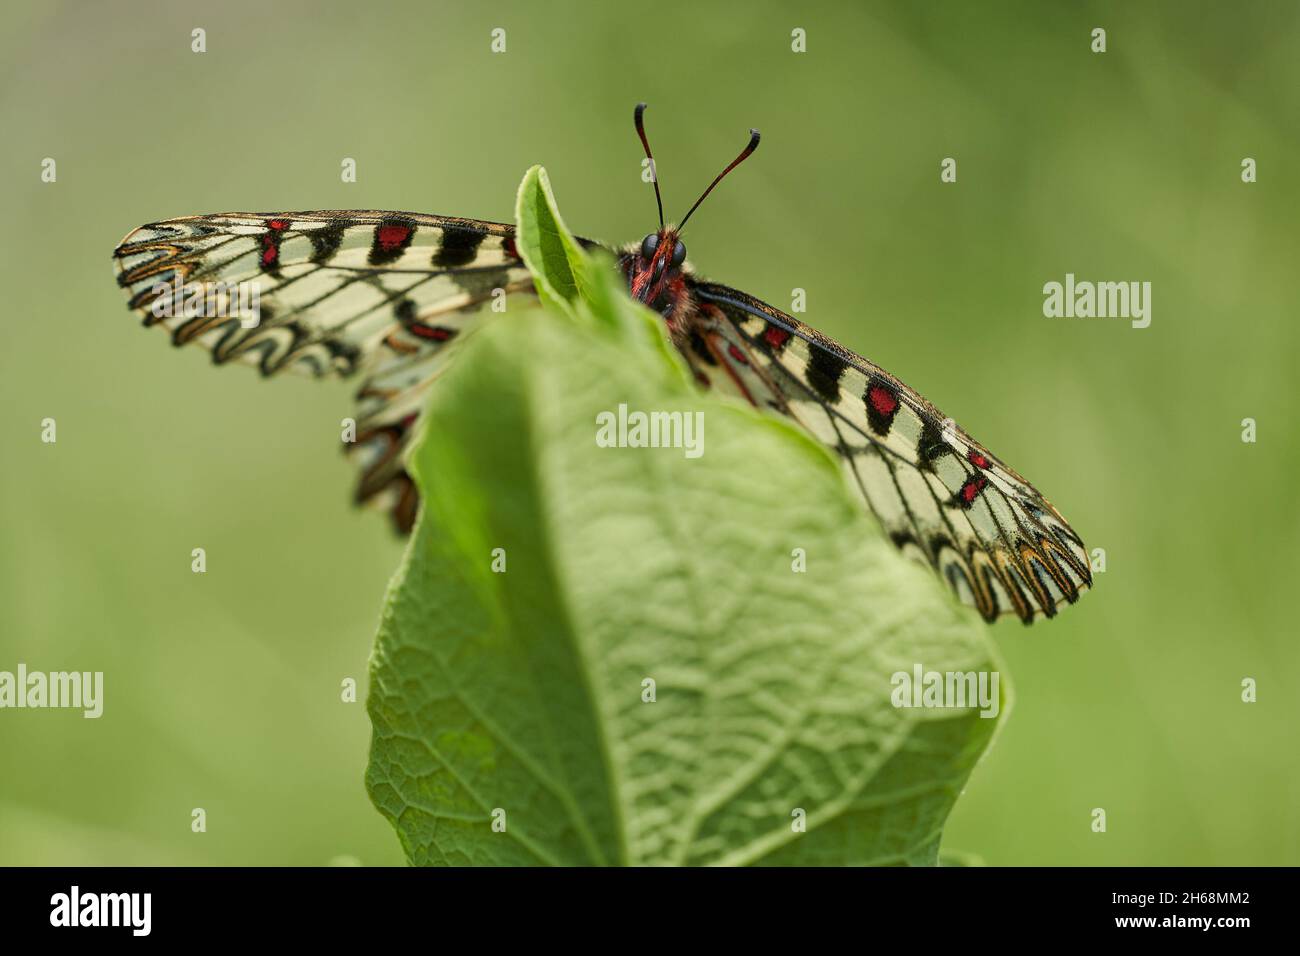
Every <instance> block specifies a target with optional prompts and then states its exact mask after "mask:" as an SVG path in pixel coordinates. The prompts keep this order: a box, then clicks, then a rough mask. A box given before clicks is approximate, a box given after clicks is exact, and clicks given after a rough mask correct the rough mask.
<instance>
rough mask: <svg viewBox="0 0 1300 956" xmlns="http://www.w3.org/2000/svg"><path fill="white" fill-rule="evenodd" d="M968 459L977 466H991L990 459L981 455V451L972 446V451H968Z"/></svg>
mask: <svg viewBox="0 0 1300 956" xmlns="http://www.w3.org/2000/svg"><path fill="white" fill-rule="evenodd" d="M966 460H967V461H969V462H970V463H971V464H972V465H974V466H975V467H976V468H987V467H988V466H989V460H988V459H987V458H986V457H984V456H983V455H981V454H980V453H979V452H977V451H976V450H975V449H974V448H972V449H971V450H970V451H968V452H967V453H966Z"/></svg>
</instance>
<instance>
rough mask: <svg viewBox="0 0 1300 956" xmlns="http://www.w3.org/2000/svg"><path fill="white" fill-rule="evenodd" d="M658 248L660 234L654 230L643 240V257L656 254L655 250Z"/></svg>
mask: <svg viewBox="0 0 1300 956" xmlns="http://www.w3.org/2000/svg"><path fill="white" fill-rule="evenodd" d="M658 248H659V234H658V233H657V232H652V233H650V235H648V236H646V237H645V238H644V239H642V240H641V258H642V259H649V258H650V257H651V256H653V255H654V254H655V250H656V249H658Z"/></svg>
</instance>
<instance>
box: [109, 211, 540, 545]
mask: <svg viewBox="0 0 1300 956" xmlns="http://www.w3.org/2000/svg"><path fill="white" fill-rule="evenodd" d="M114 261H115V265H116V267H117V272H118V283H119V284H120V285H121V286H123V287H124V288H125V289H126V291H127V294H128V296H129V297H130V305H131V307H132V308H134V309H136V310H137V311H138V312H139V313H140V314H141V316H142V317H143V318H144V323H145V325H161V326H162V327H164V328H166V329H167V330H168V331H170V332H171V335H172V341H173V343H174V344H176V345H184V344H187V343H190V342H194V343H198V344H199V345H201V346H203V347H205V348H207V349H208V350H209V351H210V352H211V353H212V359H213V361H214V362H216V363H218V364H221V363H225V362H240V363H245V364H252V365H255V366H256V367H257V368H258V369H259V370H260V371H261V372H262V374H263V375H268V376H269V375H275V374H278V373H279V372H281V371H284V370H293V371H297V372H307V373H308V374H312V375H316V376H339V377H349V376H353V375H356V374H360V375H363V376H364V377H365V380H364V382H363V384H362V386H361V389H360V391H359V392H358V394H357V398H358V402H359V409H358V414H357V416H356V417H357V435H356V440H355V442H352V443H350V444H349V445H348V451H349V453H350V454H351V455H352V456H353V457H354V458H356V459H357V460H359V462H360V464H361V468H362V475H361V479H360V482H359V484H358V487H357V499H358V500H359V501H364V502H370V503H379V504H381V505H384V506H386V507H388V508H390V510H391V511H392V514H393V518H394V521H395V522H396V524H397V525H398V527H399V528H400V529H401V530H407V529H409V527H410V525H411V523H412V522H413V521H414V516H415V507H416V504H417V501H416V496H415V489H414V486H413V485H412V484H411V482H410V478H409V477H408V476H407V474H406V471H405V464H404V455H405V451H406V447H407V445H408V443H409V441H410V438H411V437H412V435H414V434H415V431H416V427H417V425H418V423H419V419H420V416H421V415H422V414H423V409H424V406H425V404H426V402H425V395H426V392H427V389H428V387H429V384H430V383H431V382H432V380H433V379H434V378H435V377H436V375H437V374H438V371H439V369H440V368H441V367H442V365H443V364H444V363H445V361H446V358H447V355H448V353H449V351H450V349H449V346H451V345H452V344H453V343H454V342H456V341H458V340H460V339H462V338H463V337H464V335H465V334H468V333H469V332H471V331H472V330H473V327H474V326H475V325H476V324H477V321H476V319H475V314H476V313H477V312H478V311H480V310H481V309H484V308H486V307H489V303H490V302H491V301H492V299H493V296H494V295H507V296H508V295H513V294H516V293H521V294H525V295H533V294H535V293H534V288H533V282H532V279H531V277H530V275H529V273H528V270H527V269H526V268H525V267H524V265H523V263H522V261H521V260H520V258H519V255H518V253H517V252H516V250H515V245H514V227H513V226H511V225H508V224H505V223H494V222H484V221H480V220H472V219H456V218H450V217H442V216H428V215H423V214H419V213H402V212H379V211H327V212H285V213H226V214H221V215H211V216H187V217H183V218H179V219H170V220H165V221H162V222H156V223H151V224H150V225H147V226H141V227H140V228H139V229H136V230H135V231H134V232H132V233H131V234H130V235H128V236H127V237H126V238H125V239H123V240H122V242H121V244H120V245H119V246H118V248H117V250H116V251H115V252H114ZM498 290H499V291H498ZM254 316H255V319H256V321H254Z"/></svg>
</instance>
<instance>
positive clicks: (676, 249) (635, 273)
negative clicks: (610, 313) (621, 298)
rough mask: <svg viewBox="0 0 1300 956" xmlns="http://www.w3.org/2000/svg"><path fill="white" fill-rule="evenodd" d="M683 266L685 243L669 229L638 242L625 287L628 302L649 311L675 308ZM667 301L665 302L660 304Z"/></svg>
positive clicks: (681, 291) (684, 262)
mask: <svg viewBox="0 0 1300 956" xmlns="http://www.w3.org/2000/svg"><path fill="white" fill-rule="evenodd" d="M685 264H686V243H684V242H682V240H681V239H680V238H679V237H678V234H677V230H676V229H672V228H664V229H660V230H659V231H658V232H652V233H650V234H649V235H648V236H646V237H645V238H644V239H642V240H641V245H640V247H639V248H638V249H637V250H636V252H635V254H634V255H633V257H632V261H631V263H630V265H631V269H630V270H629V274H628V285H629V286H630V288H631V291H632V298H634V299H636V300H637V301H639V302H644V303H646V304H647V305H649V306H650V307H651V308H653V309H659V310H662V309H663V308H664V306H666V305H672V304H675V302H676V299H677V298H678V296H677V295H674V294H673V293H674V292H677V293H679V294H680V293H684V291H685V290H684V289H679V287H680V286H681V285H682V278H681V273H682V267H683V266H684V265H685ZM665 298H667V300H668V301H667V302H665V301H663V300H665Z"/></svg>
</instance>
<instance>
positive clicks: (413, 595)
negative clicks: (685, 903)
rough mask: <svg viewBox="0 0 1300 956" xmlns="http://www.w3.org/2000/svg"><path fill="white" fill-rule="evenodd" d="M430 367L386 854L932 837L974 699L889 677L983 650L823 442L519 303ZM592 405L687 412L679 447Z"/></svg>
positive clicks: (671, 849)
mask: <svg viewBox="0 0 1300 956" xmlns="http://www.w3.org/2000/svg"><path fill="white" fill-rule="evenodd" d="M439 385H440V387H439V388H438V389H437V390H436V392H435V395H434V400H433V403H432V408H431V416H430V417H431V421H432V423H433V425H432V426H431V428H430V429H429V431H428V432H427V433H426V435H425V437H424V439H423V442H422V443H421V445H420V446H419V448H418V450H417V452H416V455H415V462H414V464H415V470H416V474H417V480H418V483H419V485H420V489H421V493H422V495H423V499H424V509H423V512H422V516H421V519H420V522H419V524H418V527H417V529H416V531H415V534H414V537H413V539H412V541H411V544H410V547H409V550H408V552H407V555H406V558H405V561H404V564H403V566H402V568H401V569H400V571H399V573H398V574H397V576H396V578H395V580H394V583H393V585H392V588H391V591H390V594H389V598H388V602H387V607H386V609H385V613H384V616H383V621H382V624H381V627H380V632H379V637H378V642H377V646H376V650H375V655H374V659H373V661H372V674H371V696H370V699H369V709H370V714H371V717H372V720H373V723H374V736H373V742H372V750H371V761H370V766H369V768H368V772H367V785H368V788H369V790H370V793H371V796H372V799H373V800H374V802H375V804H376V806H377V807H378V808H379V809H380V810H381V812H383V813H384V814H385V815H386V816H387V817H388V818H389V819H390V820H391V821H392V822H393V824H394V826H395V827H396V830H397V833H398V835H399V837H400V839H401V841H402V844H403V846H404V848H405V850H406V853H407V856H408V857H409V859H410V860H411V862H413V863H417V864H429V863H445V864H536V863H549V864H669V863H680V864H699V863H723V864H742V863H766V864H773V863H781V864H802V863H862V864H865V863H917V864H934V863H936V862H937V849H938V844H939V836H940V831H941V827H942V824H943V821H944V819H945V818H946V816H947V814H948V812H949V809H950V808H951V806H952V803H953V801H954V800H955V799H956V796H957V794H958V792H959V790H960V788H961V786H962V785H963V782H964V780H965V779H966V777H967V775H968V774H969V772H970V770H971V767H972V766H973V764H974V763H975V761H976V760H977V759H978V757H979V755H980V754H981V753H982V751H983V749H984V747H985V746H986V744H987V742H988V740H989V737H990V735H991V733H992V730H993V727H994V725H995V724H996V723H997V721H995V720H988V719H981V718H980V717H978V716H976V715H975V714H974V713H973V712H972V711H969V710H962V711H957V710H937V709H899V708H895V707H894V706H893V705H892V703H891V699H890V698H891V690H892V685H891V675H892V674H894V673H895V672H896V671H908V672H910V671H911V669H912V666H913V664H914V663H917V662H919V663H922V664H923V665H924V667H925V668H926V669H928V670H938V671H949V670H961V671H969V670H982V669H988V668H989V667H990V666H991V665H990V649H989V646H988V644H987V642H986V639H985V634H984V629H983V628H982V626H981V625H979V624H978V623H977V622H976V621H975V620H974V618H973V616H972V615H970V614H969V612H966V611H963V610H961V609H960V608H958V607H957V606H956V605H955V604H954V603H953V602H952V601H951V600H950V598H949V597H948V595H947V593H946V592H945V590H944V589H943V587H942V585H941V584H940V583H939V582H938V581H937V580H935V578H934V576H933V575H932V574H930V573H929V572H927V571H926V570H924V569H922V568H920V567H918V566H914V565H912V564H911V563H910V562H907V561H904V560H901V559H900V557H899V555H898V554H897V552H896V551H895V549H894V548H893V547H892V546H891V545H889V544H888V543H887V542H886V541H885V540H884V538H883V536H882V534H881V532H880V531H879V530H878V528H877V526H876V525H875V524H874V522H873V521H872V520H871V519H870V518H869V517H868V516H867V515H866V513H865V511H864V510H863V509H862V507H861V506H860V505H859V504H858V503H857V502H856V501H855V500H854V499H853V498H852V497H851V496H850V492H849V490H848V489H847V488H846V486H845V483H844V480H843V478H842V476H841V473H840V471H839V470H838V467H837V466H836V465H835V464H834V462H833V461H832V460H831V459H830V457H829V456H828V455H827V454H826V452H825V451H824V450H823V449H821V448H820V447H818V446H817V445H815V444H814V443H813V442H812V440H811V439H809V438H807V437H805V436H804V435H803V434H802V433H800V432H798V431H796V430H795V429H794V428H792V427H790V426H789V425H787V424H786V423H785V422H784V421H781V420H778V419H777V418H775V417H774V416H768V415H760V414H758V413H756V412H754V411H753V410H751V409H749V408H748V407H741V406H739V405H733V404H731V403H729V402H724V401H722V400H718V399H713V398H710V397H708V396H704V395H700V394H698V393H696V392H695V391H694V390H693V389H692V388H690V386H689V385H688V384H687V383H686V382H685V381H684V380H683V377H682V376H681V375H680V374H679V370H678V369H677V368H676V367H675V366H674V364H673V363H672V362H671V361H668V360H667V359H666V357H665V355H664V354H663V353H662V352H661V351H660V350H659V349H657V348H656V347H654V346H653V345H651V344H649V342H648V341H647V340H646V339H642V340H641V341H640V343H639V344H633V343H631V342H630V341H628V340H622V339H619V338H616V337H614V336H610V335H600V334H594V333H593V331H592V330H591V329H590V328H587V327H584V325H583V324H581V323H575V322H573V321H571V320H568V319H565V318H560V317H557V316H555V315H553V314H550V313H546V312H541V311H538V312H533V313H529V314H524V315H511V316H508V317H503V318H502V319H500V320H497V321H496V322H495V323H493V324H492V325H490V326H488V327H487V328H484V329H483V330H481V331H479V332H478V333H476V334H475V336H474V338H473V339H472V340H471V341H470V342H468V343H467V346H466V350H465V352H464V353H463V354H462V355H461V356H460V359H459V360H458V362H457V363H456V364H455V365H454V366H453V367H452V368H451V369H450V370H449V371H448V372H447V374H446V375H445V377H444V378H443V379H442V380H440V383H439ZM620 403H625V404H626V405H627V406H628V407H629V409H630V410H633V411H635V410H641V411H668V412H673V411H680V412H687V413H694V412H700V413H702V414H703V416H704V425H705V427H704V443H703V454H702V455H700V456H699V457H698V458H688V457H687V456H686V455H685V453H684V450H683V449H681V448H629V447H623V448H618V447H614V448H610V447H599V446H598V445H597V441H596V433H597V415H598V414H599V413H602V412H617V410H618V406H619V404H620ZM796 548H801V549H803V550H804V552H805V553H806V556H807V570H806V572H803V573H795V572H794V571H792V560H793V559H792V552H793V550H794V549H796ZM495 549H501V550H500V551H495ZM494 553H496V554H498V555H500V554H504V557H505V562H506V564H505V571H504V573H497V572H494V570H493V560H494ZM647 679H650V680H653V681H654V686H655V694H654V696H655V700H654V702H653V703H648V702H644V701H643V694H644V693H645V687H646V686H648V685H646V684H645V683H644V682H645V681H647ZM800 810H802V811H803V812H804V813H805V814H806V832H802V833H801V832H796V829H795V827H794V826H792V823H793V822H794V821H795V819H796V818H797V816H798V812H799V811H800ZM494 812H496V819H498V820H503V821H504V824H505V829H504V832H497V831H496V830H494V829H493V820H494ZM502 813H504V817H502Z"/></svg>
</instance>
